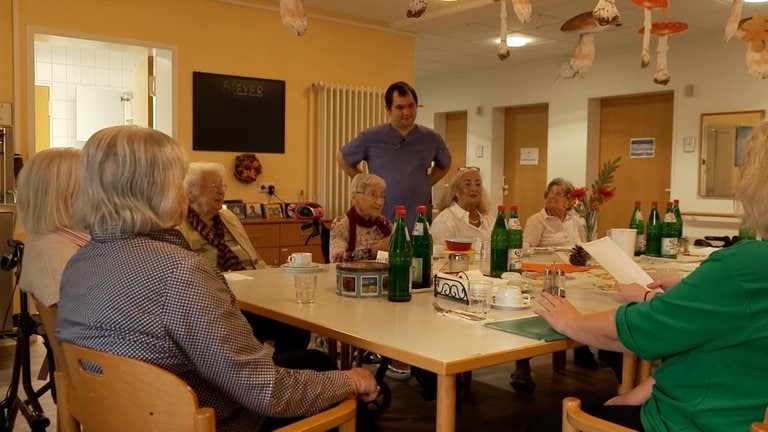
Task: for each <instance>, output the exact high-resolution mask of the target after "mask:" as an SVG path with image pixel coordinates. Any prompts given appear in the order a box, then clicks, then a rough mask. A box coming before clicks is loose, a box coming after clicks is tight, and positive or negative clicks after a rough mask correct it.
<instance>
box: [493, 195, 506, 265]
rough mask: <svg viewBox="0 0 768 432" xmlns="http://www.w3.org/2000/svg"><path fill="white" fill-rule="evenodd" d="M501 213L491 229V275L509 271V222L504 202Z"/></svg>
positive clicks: (500, 206)
mask: <svg viewBox="0 0 768 432" xmlns="http://www.w3.org/2000/svg"><path fill="white" fill-rule="evenodd" d="M498 210H499V213H498V214H497V215H496V223H495V224H493V231H491V276H492V277H500V276H501V274H502V273H504V272H505V271H507V264H508V262H509V246H507V223H506V220H505V217H504V204H499V206H498Z"/></svg>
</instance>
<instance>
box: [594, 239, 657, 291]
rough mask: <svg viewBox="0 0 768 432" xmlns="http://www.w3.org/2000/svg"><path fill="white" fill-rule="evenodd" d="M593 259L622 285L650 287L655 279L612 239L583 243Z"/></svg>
mask: <svg viewBox="0 0 768 432" xmlns="http://www.w3.org/2000/svg"><path fill="white" fill-rule="evenodd" d="M581 247H583V248H584V249H585V250H586V251H587V252H588V253H589V254H590V255H592V258H594V259H596V260H597V262H599V263H600V265H602V266H603V268H605V270H606V271H608V273H610V274H611V276H613V278H614V279H616V280H617V281H618V282H621V283H633V282H635V283H639V284H640V285H643V286H645V285H648V284H649V283H651V282H653V279H652V278H651V277H650V276H648V273H646V272H645V271H644V270H643V269H642V268H640V266H639V265H637V263H636V262H635V261H634V260H632V258H630V257H629V256H628V255H627V254H625V253H624V251H623V250H621V248H620V247H619V246H618V245H617V244H616V243H614V242H613V241H612V240H611V239H610V238H608V237H603V238H600V239H597V240H595V241H591V242H588V243H581Z"/></svg>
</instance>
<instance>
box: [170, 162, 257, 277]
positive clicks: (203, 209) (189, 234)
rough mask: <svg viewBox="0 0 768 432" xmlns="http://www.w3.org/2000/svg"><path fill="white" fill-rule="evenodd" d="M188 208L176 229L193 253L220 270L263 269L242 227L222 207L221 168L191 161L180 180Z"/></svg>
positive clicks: (224, 191) (235, 217)
mask: <svg viewBox="0 0 768 432" xmlns="http://www.w3.org/2000/svg"><path fill="white" fill-rule="evenodd" d="M184 189H185V190H186V192H187V198H188V199H189V208H188V209H187V217H186V219H185V220H184V223H183V224H181V225H180V226H179V230H180V231H181V232H182V234H184V238H186V239H187V242H189V246H190V247H191V248H192V250H193V251H195V252H197V253H199V254H201V255H203V256H204V257H206V258H207V259H209V260H210V261H211V262H212V263H214V264H215V265H216V267H217V268H218V269H219V270H221V271H223V272H226V271H232V270H247V269H253V268H264V267H267V264H266V263H265V262H264V260H263V259H262V258H261V256H260V255H259V253H258V252H256V249H254V247H253V244H252V243H251V240H250V239H249V238H248V234H247V233H246V232H245V228H243V224H241V223H240V220H239V219H238V218H237V216H235V214H234V213H232V212H231V211H229V210H228V209H226V208H225V207H223V206H222V204H224V194H225V193H226V192H227V185H226V184H225V183H224V165H222V164H220V163H212V162H193V163H191V164H189V170H188V171H187V175H186V177H184Z"/></svg>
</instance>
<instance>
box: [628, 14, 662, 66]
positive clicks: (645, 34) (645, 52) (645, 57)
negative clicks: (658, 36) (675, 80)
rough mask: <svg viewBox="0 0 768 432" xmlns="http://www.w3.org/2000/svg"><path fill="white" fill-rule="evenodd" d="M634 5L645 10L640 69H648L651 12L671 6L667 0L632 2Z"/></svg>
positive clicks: (649, 60)
mask: <svg viewBox="0 0 768 432" xmlns="http://www.w3.org/2000/svg"><path fill="white" fill-rule="evenodd" d="M632 2H633V3H635V4H637V5H638V6H640V7H642V8H643V12H644V18H643V28H644V29H645V31H644V32H642V33H643V50H642V51H641V52H640V67H643V68H644V67H648V65H649V64H650V63H651V54H650V46H651V21H652V20H651V10H652V9H666V8H667V6H669V4H668V3H667V0H632Z"/></svg>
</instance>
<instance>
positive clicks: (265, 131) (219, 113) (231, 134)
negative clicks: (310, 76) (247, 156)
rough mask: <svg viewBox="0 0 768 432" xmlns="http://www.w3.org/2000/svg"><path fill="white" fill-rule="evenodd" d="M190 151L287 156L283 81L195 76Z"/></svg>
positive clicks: (198, 73)
mask: <svg viewBox="0 0 768 432" xmlns="http://www.w3.org/2000/svg"><path fill="white" fill-rule="evenodd" d="M192 149H193V150H212V151H231V152H241V153H244V152H245V153H247V152H255V153H285V81H278V80H270V79H262V78H250V77H240V76H233V75H218V74H212V73H207V72H193V73H192Z"/></svg>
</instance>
